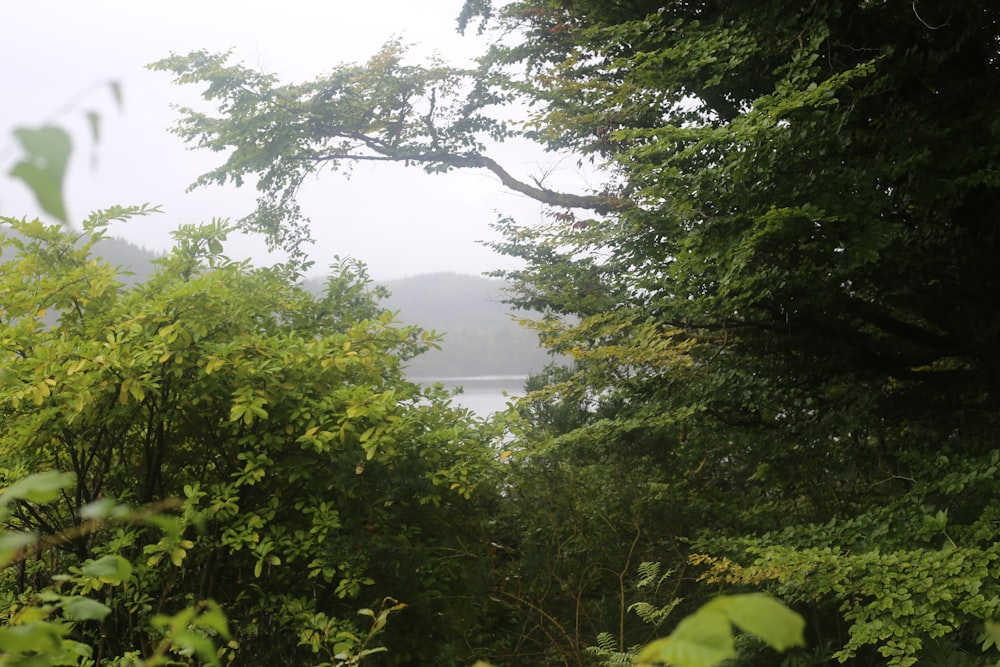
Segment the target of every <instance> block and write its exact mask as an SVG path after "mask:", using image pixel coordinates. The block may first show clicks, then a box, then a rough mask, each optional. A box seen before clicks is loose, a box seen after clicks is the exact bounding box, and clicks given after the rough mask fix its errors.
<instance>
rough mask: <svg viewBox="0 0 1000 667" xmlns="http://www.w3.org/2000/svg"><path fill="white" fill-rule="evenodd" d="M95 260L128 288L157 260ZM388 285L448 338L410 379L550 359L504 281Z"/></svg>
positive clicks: (437, 278)
mask: <svg viewBox="0 0 1000 667" xmlns="http://www.w3.org/2000/svg"><path fill="white" fill-rule="evenodd" d="M6 233H12V232H10V231H9V230H8V231H7V232H6ZM94 255H95V257H99V258H101V259H104V260H106V261H107V262H108V263H110V264H111V265H112V266H117V267H121V268H122V270H123V271H124V272H125V274H124V275H123V276H122V280H123V281H124V282H125V283H127V284H135V283H136V282H140V281H142V280H144V279H145V278H146V277H147V276H149V275H150V274H151V273H152V272H153V263H152V262H153V260H154V259H156V257H157V253H155V252H153V251H150V250H147V249H145V248H142V247H140V246H138V245H135V244H133V243H130V242H129V241H126V240H124V239H119V238H105V239H102V240H101V241H99V242H98V243H97V245H96V246H95V249H94ZM323 282H324V279H323V278H319V277H316V278H309V279H307V280H306V281H305V286H306V288H307V289H309V290H310V291H312V292H313V293H317V292H319V291H320V290H322V289H323ZM383 284H384V285H385V286H386V287H387V288H388V289H389V291H390V292H391V295H390V296H389V298H388V299H386V300H385V301H384V302H383V303H384V305H385V307H386V308H388V309H389V310H392V311H394V312H397V313H398V319H399V320H400V322H402V323H404V324H415V325H418V326H420V327H422V328H424V329H427V330H433V331H436V332H438V333H440V334H444V336H445V338H444V341H443V343H442V344H441V349H439V350H431V351H430V352H428V353H426V354H424V355H421V356H420V357H417V358H416V359H413V360H411V361H410V362H409V367H408V368H409V375H410V377H414V378H433V379H442V378H450V377H468V376H482V375H528V374H529V373H533V372H537V371H539V370H541V369H542V368H543V367H544V366H545V365H546V364H547V363H548V362H549V361H550V359H551V357H550V356H549V355H548V354H547V353H546V352H545V351H544V350H542V349H541V348H540V347H539V346H538V342H537V337H536V336H535V334H534V333H533V332H531V331H528V330H527V329H525V328H523V327H521V326H520V325H519V324H518V323H517V321H516V319H515V317H514V316H513V315H512V314H511V312H510V307H509V306H507V305H506V304H504V303H502V301H501V300H502V298H503V292H504V283H503V281H501V280H496V279H490V278H484V277H479V276H469V275H462V274H458V273H448V272H444V273H431V274H424V275H419V276H413V277H409V278H403V279H399V280H392V281H388V282H385V283H383Z"/></svg>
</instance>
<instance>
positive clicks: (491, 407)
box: [411, 375, 528, 417]
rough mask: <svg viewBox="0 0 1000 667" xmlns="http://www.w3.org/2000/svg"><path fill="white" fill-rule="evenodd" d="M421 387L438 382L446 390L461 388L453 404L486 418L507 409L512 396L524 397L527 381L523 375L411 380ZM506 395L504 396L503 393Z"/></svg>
mask: <svg viewBox="0 0 1000 667" xmlns="http://www.w3.org/2000/svg"><path fill="white" fill-rule="evenodd" d="M411 379H412V380H413V381H414V382H419V383H420V384H422V385H432V384H434V383H435V382H440V383H441V384H442V385H444V386H445V388H447V389H455V388H456V387H461V388H462V393H460V394H456V395H455V397H454V399H453V400H454V401H455V403H458V404H459V405H462V406H464V407H467V408H469V409H470V410H472V411H473V412H475V413H476V414H477V415H479V416H481V417H488V416H490V415H491V414H493V413H494V412H496V411H498V410H503V409H504V408H506V407H507V401H510V400H512V399H511V397H512V396H523V395H524V383H525V382H526V381H527V380H528V378H527V376H524V375H478V376H472V377H450V378H411ZM505 392H506V394H508V395H506V396H505V395H504V393H505Z"/></svg>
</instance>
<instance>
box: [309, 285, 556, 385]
mask: <svg viewBox="0 0 1000 667" xmlns="http://www.w3.org/2000/svg"><path fill="white" fill-rule="evenodd" d="M383 284H384V285H385V286H386V287H387V288H388V289H389V291H390V292H391V295H390V296H389V298H388V299H386V300H385V301H384V302H383V303H384V304H385V306H386V307H387V308H389V309H390V310H392V311H396V312H398V319H399V320H400V321H401V322H404V323H406V324H415V325H418V326H420V327H423V328H424V329H428V330H433V331H436V332H438V333H442V334H444V335H445V338H444V341H443V343H442V345H441V349H440V350H431V351H430V352H428V353H427V354H424V355H421V356H420V357H417V358H416V359H413V360H412V361H410V362H409V375H410V376H411V377H415V378H434V379H438V378H448V377H468V376H482V375H527V374H528V373H531V372H537V371H539V370H541V369H542V367H544V366H545V365H546V364H547V363H548V362H549V361H550V359H551V358H550V357H549V355H548V354H547V353H546V352H545V351H544V350H542V349H540V348H539V347H538V342H537V338H536V336H535V334H534V333H533V332H531V331H528V330H527V329H525V328H523V327H521V326H520V325H519V324H518V323H517V321H516V318H515V317H514V316H513V315H512V314H511V312H510V307H509V306H507V305H506V304H504V303H502V299H503V294H504V283H503V281H500V280H495V279H489V278H483V277H478V276H469V275H462V274H458V273H447V272H445V273H430V274H424V275H419V276H413V277H410V278H403V279H399V280H392V281H388V282H385V283H383ZM307 285H308V286H309V287H310V288H311V289H318V287H319V286H320V285H321V283H320V282H319V281H318V280H314V281H310V282H309V283H307Z"/></svg>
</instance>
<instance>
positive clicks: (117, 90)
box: [108, 81, 125, 111]
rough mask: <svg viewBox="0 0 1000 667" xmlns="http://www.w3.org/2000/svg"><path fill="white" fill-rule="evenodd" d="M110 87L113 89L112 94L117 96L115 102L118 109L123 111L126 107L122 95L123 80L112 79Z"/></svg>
mask: <svg viewBox="0 0 1000 667" xmlns="http://www.w3.org/2000/svg"><path fill="white" fill-rule="evenodd" d="M108 87H109V88H110V89H111V96H112V97H113V98H115V104H117V105H118V110H119V111H121V110H122V109H124V108H125V99H124V98H123V97H122V84H121V82H119V81H111V82H109V83H108Z"/></svg>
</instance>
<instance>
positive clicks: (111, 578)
mask: <svg viewBox="0 0 1000 667" xmlns="http://www.w3.org/2000/svg"><path fill="white" fill-rule="evenodd" d="M80 571H81V572H82V573H83V574H84V575H85V576H88V577H93V578H94V579H97V580H99V581H103V582H104V583H106V584H120V583H122V582H123V581H125V580H127V579H128V578H129V577H130V576H132V564H131V563H129V562H128V561H127V560H125V559H124V558H122V557H121V556H102V557H101V558H98V559H97V560H92V561H89V562H87V563H84V564H83V567H81V568H80Z"/></svg>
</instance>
